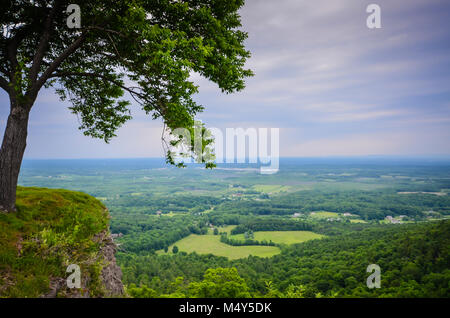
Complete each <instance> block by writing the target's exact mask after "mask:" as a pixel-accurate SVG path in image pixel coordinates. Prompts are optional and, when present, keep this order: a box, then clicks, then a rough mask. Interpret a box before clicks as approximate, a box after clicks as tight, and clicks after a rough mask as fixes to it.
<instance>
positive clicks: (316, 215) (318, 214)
mask: <svg viewBox="0 0 450 318" xmlns="http://www.w3.org/2000/svg"><path fill="white" fill-rule="evenodd" d="M309 216H310V217H312V218H316V219H327V218H337V217H339V213H336V212H326V211H321V212H311V213H310V214H309Z"/></svg>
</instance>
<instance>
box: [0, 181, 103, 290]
mask: <svg viewBox="0 0 450 318" xmlns="http://www.w3.org/2000/svg"><path fill="white" fill-rule="evenodd" d="M108 218H109V216H108V212H107V210H106V208H105V206H104V205H103V204H102V203H100V202H99V201H98V200H95V199H94V198H92V197H90V196H89V195H87V194H84V193H79V192H71V191H67V190H50V189H43V188H24V187H19V188H18V191H17V213H7V214H4V213H0V229H1V231H0V277H1V279H2V281H1V283H2V284H0V285H1V287H0V296H4V297H37V296H40V295H42V294H43V293H46V292H47V291H48V289H49V280H50V278H53V277H66V276H67V274H66V272H65V271H66V268H67V266H68V265H70V264H78V265H79V266H80V268H81V272H82V273H83V274H84V276H83V277H82V280H84V281H86V282H87V286H86V287H87V289H89V291H90V292H91V296H95V295H101V294H102V290H101V288H99V287H98V286H99V285H100V284H99V279H100V278H99V277H98V275H97V274H96V273H97V272H98V270H99V268H100V267H99V266H101V264H99V263H98V262H99V261H100V260H97V259H96V255H97V254H98V251H99V249H100V246H99V243H98V242H96V241H95V240H94V236H95V235H97V234H99V233H100V232H102V231H105V230H107V220H108Z"/></svg>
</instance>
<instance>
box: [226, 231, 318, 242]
mask: <svg viewBox="0 0 450 318" xmlns="http://www.w3.org/2000/svg"><path fill="white" fill-rule="evenodd" d="M254 235H255V238H254V239H255V240H256V241H264V240H266V241H272V242H274V243H277V244H295V243H302V242H306V241H309V240H313V239H319V238H322V237H323V235H320V234H316V233H314V232H310V231H261V232H255V233H254ZM231 238H233V239H236V240H241V241H244V240H245V238H244V234H237V235H232V236H231Z"/></svg>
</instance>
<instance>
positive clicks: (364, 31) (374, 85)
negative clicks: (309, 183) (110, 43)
mask: <svg viewBox="0 0 450 318" xmlns="http://www.w3.org/2000/svg"><path fill="white" fill-rule="evenodd" d="M370 3H372V2H371V1H356V0H344V1H339V2H330V1H325V0H319V1H314V2H310V1H298V0H295V1H292V0H280V1H276V2H273V1H247V4H246V5H245V7H244V8H243V9H242V10H241V15H242V22H243V30H245V31H247V32H248V34H249V38H248V40H247V41H246V47H247V48H248V49H249V50H250V51H251V52H252V57H251V58H250V59H249V61H248V67H250V68H251V69H252V70H253V71H254V72H255V77H253V78H250V79H249V80H248V81H247V88H246V89H245V90H244V91H243V92H240V93H237V94H230V95H226V94H222V93H221V91H220V89H219V88H217V87H216V86H215V85H213V84H211V83H209V82H207V81H206V80H204V79H201V78H200V77H199V76H198V75H197V74H192V80H193V81H194V82H195V83H196V84H198V85H199V87H200V88H199V94H197V95H196V96H195V99H196V101H198V103H199V104H202V105H204V106H205V112H204V113H201V114H199V115H198V119H201V120H202V121H203V122H204V123H205V124H206V125H207V126H208V127H217V128H219V129H224V128H238V127H242V128H262V127H267V128H279V129H280V156H281V157H322V156H366V155H394V156H397V155H401V156H417V155H419V156H450V129H449V127H450V125H449V124H450V28H448V27H446V26H448V24H449V22H448V21H450V2H444V1H440V0H430V1H425V2H424V1H420V0H412V1H407V2H406V1H387V0H379V1H377V2H376V3H377V4H379V5H380V7H381V21H382V22H381V23H382V28H381V29H368V28H367V26H366V19H367V17H368V13H366V7H367V5H368V4H370ZM0 103H1V105H3V107H2V108H0V136H2V134H3V131H4V128H5V123H6V119H7V115H8V111H9V107H7V106H9V101H8V97H7V95H6V93H5V92H4V91H1V92H0ZM68 106H69V103H67V102H64V103H62V102H60V101H59V100H58V97H57V96H56V94H55V93H54V92H53V90H52V89H45V90H43V91H41V93H40V95H39V96H38V99H37V101H36V104H35V106H34V108H33V109H32V111H31V115H30V124H29V136H28V142H27V149H26V152H25V158H35V159H39V158H42V159H47V158H61V159H64V158H67V159H69V158H122V157H131V158H133V157H162V156H163V155H164V151H163V147H162V146H161V140H160V136H161V132H162V124H161V122H160V121H152V120H151V118H150V117H149V116H146V115H145V114H144V112H143V111H142V110H140V109H139V108H138V107H137V106H136V105H133V106H132V115H133V117H134V118H133V119H132V120H131V121H129V122H127V123H126V124H125V126H124V127H122V128H121V129H119V131H118V137H117V138H114V139H113V140H112V141H111V143H110V144H105V143H104V142H103V141H101V140H94V139H91V138H89V137H85V136H83V134H82V132H81V131H79V130H78V129H77V127H78V124H79V123H78V120H77V117H76V116H75V115H73V114H71V113H70V111H69V110H68V109H67V107H68Z"/></svg>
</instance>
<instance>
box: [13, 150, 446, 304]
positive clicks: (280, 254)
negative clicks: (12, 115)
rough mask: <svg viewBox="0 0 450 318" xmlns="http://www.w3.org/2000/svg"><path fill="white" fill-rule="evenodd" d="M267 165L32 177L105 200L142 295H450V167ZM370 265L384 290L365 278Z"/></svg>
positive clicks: (29, 174)
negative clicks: (269, 171) (265, 169)
mask: <svg viewBox="0 0 450 318" xmlns="http://www.w3.org/2000/svg"><path fill="white" fill-rule="evenodd" d="M81 167H82V169H81ZM232 168H237V169H232ZM256 171H257V170H255V169H254V167H247V166H246V167H240V166H239V167H234V166H231V167H228V166H226V165H225V166H220V165H219V166H218V167H217V168H216V169H214V170H212V171H211V170H204V169H200V168H199V167H197V166H195V165H193V166H190V167H187V168H185V169H176V168H167V167H165V165H164V162H161V161H158V160H156V159H155V160H153V159H148V160H147V159H133V160H132V159H130V160H109V161H106V162H105V161H102V162H100V161H95V160H92V161H90V160H84V161H76V160H68V161H63V160H62V161H51V162H46V161H35V162H25V165H24V169H23V171H22V174H21V179H20V183H21V184H22V185H24V186H39V187H49V188H67V189H71V190H78V191H80V190H81V191H83V192H86V193H88V194H91V195H93V196H95V197H96V198H97V199H99V200H100V201H102V203H103V204H105V206H106V207H107V208H108V210H109V212H110V214H111V220H110V232H111V233H112V234H113V235H114V236H115V241H116V243H117V244H118V252H117V254H116V257H117V261H118V264H119V265H120V266H121V268H122V272H123V282H124V284H125V285H126V290H127V293H128V295H130V296H131V297H449V296H450V291H449V286H450V284H449V283H450V271H449V270H450V258H449V257H450V256H449V246H450V244H449V243H450V242H449V239H450V220H448V219H449V218H450V196H449V195H448V193H449V191H450V190H449V189H450V166H449V165H448V164H446V163H442V162H434V163H433V162H432V163H430V162H426V163H423V162H418V161H412V162H410V161H402V162H401V164H399V163H398V162H390V161H386V160H381V159H380V160H378V161H376V160H374V161H367V162H366V161H363V162H355V161H354V160H353V161H352V160H349V161H345V160H344V161H339V160H338V161H336V160H335V161H333V160H330V161H325V162H324V161H321V160H317V161H314V162H311V161H308V160H306V159H298V160H297V161H295V160H293V159H285V160H282V161H281V169H280V172H279V173H277V174H275V175H269V176H262V175H260V174H258V173H257V172H256ZM99 178H100V179H101V182H99ZM370 264H377V265H378V266H380V268H381V286H382V287H381V288H375V289H369V288H368V287H367V286H366V279H367V277H368V276H369V273H367V271H366V269H367V267H368V265H370ZM211 286H213V287H211Z"/></svg>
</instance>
